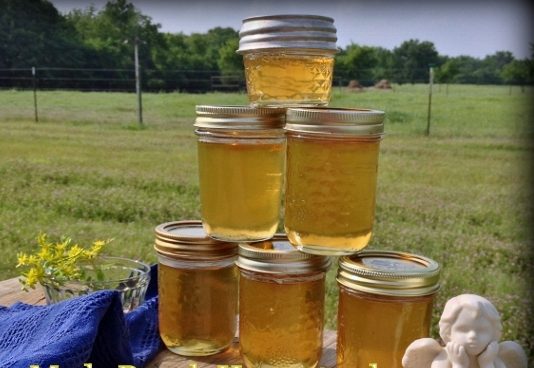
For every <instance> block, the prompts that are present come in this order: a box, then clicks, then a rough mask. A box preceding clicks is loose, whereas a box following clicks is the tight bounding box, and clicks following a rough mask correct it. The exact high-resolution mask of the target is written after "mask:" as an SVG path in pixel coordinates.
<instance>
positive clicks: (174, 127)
mask: <svg viewBox="0 0 534 368" xmlns="http://www.w3.org/2000/svg"><path fill="white" fill-rule="evenodd" d="M394 88H395V89H394V91H393V92H391V91H389V92H384V91H374V90H368V91H365V92H361V93H350V92H346V91H344V90H336V91H335V93H334V96H333V100H332V104H331V105H332V106H343V107H367V108H375V109H381V110H385V111H386V115H387V118H386V131H387V135H386V137H385V138H384V140H383V142H382V146H381V157H380V165H379V166H380V167H379V185H378V186H379V187H378V198H377V211H376V221H375V234H374V237H373V239H372V242H371V245H370V247H372V248H376V249H396V250H403V251H409V252H414V253H419V254H423V255H426V256H428V257H431V258H434V259H435V260H437V261H438V262H439V263H440V264H441V265H442V266H443V272H442V289H441V291H440V293H439V296H438V300H437V305H436V309H435V315H434V322H433V325H434V329H433V334H434V336H437V329H436V328H435V326H436V325H437V320H438V318H439V315H440V313H441V310H442V307H443V304H444V303H445V301H446V300H447V299H449V298H450V297H452V296H454V295H457V294H461V293H467V292H469V293H477V294H481V295H484V296H486V297H487V298H489V299H490V300H492V301H493V303H494V304H495V305H496V306H497V308H498V309H499V310H500V312H501V316H502V318H503V325H504V330H503V332H504V337H503V338H504V339H513V340H518V341H519V342H520V343H521V344H522V345H523V346H524V347H525V348H527V349H528V353H529V356H530V357H531V358H532V357H533V354H534V342H533V340H532V338H531V337H532V336H534V331H533V329H532V323H527V322H529V319H530V321H532V320H531V318H532V317H531V316H530V313H529V312H528V310H527V307H529V306H530V304H529V302H530V299H531V295H530V290H529V289H530V284H529V283H528V277H529V275H531V270H532V265H533V262H532V261H533V256H532V252H531V250H530V246H531V244H532V243H531V234H530V225H531V224H532V218H531V216H530V215H531V214H532V203H533V200H532V191H531V180H530V179H531V177H530V174H531V166H532V165H531V162H532V161H531V159H532V148H533V147H532V143H531V139H532V136H533V134H532V133H533V131H534V121H533V120H534V114H533V112H534V111H533V109H534V108H533V106H532V104H531V103H530V101H531V100H532V90H527V91H526V92H525V93H522V92H521V91H520V90H519V89H515V88H514V89H512V90H511V94H510V90H509V88H508V87H496V86H459V85H451V86H449V87H448V92H447V88H446V86H435V87H434V93H433V96H432V125H431V136H430V137H425V136H424V131H425V128H426V118H427V101H428V94H427V92H428V87H427V86H423V85H414V86H412V85H402V86H395V87H394ZM135 101H136V100H135V95H133V94H126V93H89V92H86V93H82V92H62V91H55V92H39V94H38V104H39V116H40V122H39V123H35V122H34V121H33V96H32V93H31V92H28V91H0V252H1V254H2V258H1V259H0V279H5V278H9V277H14V276H16V275H17V270H16V269H15V264H16V253H17V252H19V251H23V250H24V251H29V250H31V249H32V247H34V246H35V237H36V235H37V234H38V233H39V232H40V231H44V232H47V233H49V234H50V235H51V236H52V237H59V236H61V235H63V234H67V235H69V236H71V237H73V239H75V240H77V241H79V242H89V241H91V240H93V239H96V238H114V239H115V241H114V242H113V243H112V244H113V246H112V249H111V253H113V254H115V255H124V256H130V257H136V258H140V259H143V260H145V261H148V262H153V261H155V255H154V252H153V249H152V240H153V228H154V226H156V225H157V224H159V223H161V222H166V221H170V220H178V219H191V218H199V200H198V179H197V163H196V142H195V137H194V134H193V127H192V121H193V119H194V105H196V104H245V103H246V102H247V99H246V96H245V95H244V94H237V93H235V94H221V93H210V94H198V95H194V94H178V93H176V94H145V95H144V96H143V101H144V112H145V114H144V120H145V126H144V127H142V128H140V127H139V126H138V125H137V123H135V120H136V112H135ZM334 276H335V270H331V271H330V272H329V281H328V282H329V286H328V295H327V305H328V308H327V324H328V327H329V328H334V327H335V314H336V303H337V299H336V295H337V288H336V287H335V280H334Z"/></svg>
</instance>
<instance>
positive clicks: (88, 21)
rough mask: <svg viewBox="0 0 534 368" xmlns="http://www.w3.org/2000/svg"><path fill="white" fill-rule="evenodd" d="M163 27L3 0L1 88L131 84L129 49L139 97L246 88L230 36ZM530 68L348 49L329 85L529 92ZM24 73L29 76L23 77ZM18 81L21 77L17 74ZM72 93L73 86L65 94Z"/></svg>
mask: <svg viewBox="0 0 534 368" xmlns="http://www.w3.org/2000/svg"><path fill="white" fill-rule="evenodd" d="M159 28H160V25H159V24H156V23H154V22H153V21H152V19H151V18H150V17H148V16H146V15H144V14H142V13H141V11H140V10H139V9H137V8H136V7H135V6H134V5H133V4H132V3H129V2H128V0H111V1H109V2H107V4H106V5H105V6H104V7H103V8H102V9H100V10H97V9H95V8H94V7H91V6H90V7H88V8H85V9H77V10H73V11H71V12H69V13H68V14H65V15H63V14H60V13H59V12H58V10H57V9H56V8H55V7H54V5H53V4H52V3H50V2H49V1H47V0H0V86H3V87H17V83H24V80H25V78H19V79H17V78H16V77H10V76H13V75H15V76H16V75H18V74H17V73H18V72H17V69H26V68H30V67H32V66H37V67H40V68H41V70H39V77H40V78H41V80H47V81H48V85H49V86H50V87H74V88H75V87H76V86H78V85H81V84H80V83H82V81H91V83H92V85H95V84H96V85H97V86H99V85H101V86H102V87H104V88H105V86H111V87H112V86H117V85H120V83H125V81H126V82H128V81H131V80H132V78H133V74H132V73H133V68H134V60H133V47H134V43H137V44H138V47H139V57H140V65H141V67H142V75H143V78H142V81H143V88H144V89H150V90H164V91H170V90H180V91H206V90H209V89H212V88H214V86H220V87H221V88H242V86H243V80H244V78H243V64H242V57H241V56H240V55H238V54H236V52H235V51H236V50H237V48H238V43H239V35H238V32H237V31H236V30H235V29H232V28H221V27H217V28H213V29H210V30H209V31H208V32H206V33H202V34H201V33H193V34H191V35H184V34H182V33H174V34H173V33H165V32H160V30H159ZM531 48H532V50H533V56H531V58H530V59H524V60H517V59H515V58H514V56H513V55H512V53H510V52H508V51H499V52H496V53H495V54H493V55H488V56H486V57H485V58H483V59H479V58H474V57H471V56H459V57H449V56H444V55H440V54H439V53H438V52H437V50H436V48H435V46H434V44H433V43H432V42H430V41H420V40H417V39H411V40H407V41H405V42H403V43H402V44H401V45H400V46H398V47H396V48H394V49H393V50H387V49H385V48H381V47H371V46H363V45H358V44H350V45H348V46H347V47H346V48H343V49H341V50H340V52H339V53H338V54H337V55H336V62H335V70H334V76H335V80H334V83H335V84H337V85H346V84H347V83H348V82H349V81H350V80H358V81H359V82H360V83H361V84H363V85H372V84H373V83H375V82H376V81H379V80H381V79H388V80H389V81H391V82H395V83H422V82H423V83H424V82H426V81H428V77H429V67H430V66H433V67H434V70H435V82H438V83H475V84H520V85H525V84H533V83H534V62H533V60H534V48H533V47H532V45H531ZM24 72H25V73H26V71H24ZM19 74H20V73H19ZM69 84H70V85H69Z"/></svg>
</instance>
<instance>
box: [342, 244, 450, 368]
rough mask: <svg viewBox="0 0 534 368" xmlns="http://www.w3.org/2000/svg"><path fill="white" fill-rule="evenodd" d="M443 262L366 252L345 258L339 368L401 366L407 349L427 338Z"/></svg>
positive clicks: (396, 254) (387, 253) (395, 253)
mask: <svg viewBox="0 0 534 368" xmlns="http://www.w3.org/2000/svg"><path fill="white" fill-rule="evenodd" d="M439 274H440V267H439V265H438V264H437V263H436V262H435V261H433V260H431V259H429V258H426V257H423V256H419V255H415V254H409V253H403V252H396V251H378V250H377V251H370V250H365V251H362V252H360V253H358V254H357V255H354V256H345V257H341V258H340V260H339V269H338V275H337V282H338V285H339V305H338V331H337V336H338V339H337V367H338V368H369V367H373V366H374V367H389V368H402V363H401V361H402V357H403V355H404V351H405V350H406V348H407V347H408V345H410V343H412V342H413V341H414V340H416V339H419V338H423V337H428V336H429V333H430V322H431V318H432V307H433V301H434V297H435V294H436V293H437V291H438V289H439Z"/></svg>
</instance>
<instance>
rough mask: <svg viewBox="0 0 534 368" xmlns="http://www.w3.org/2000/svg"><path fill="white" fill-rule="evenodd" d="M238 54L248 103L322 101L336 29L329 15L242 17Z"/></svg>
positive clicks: (329, 84) (324, 101) (328, 92)
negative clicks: (241, 55)
mask: <svg viewBox="0 0 534 368" xmlns="http://www.w3.org/2000/svg"><path fill="white" fill-rule="evenodd" d="M239 36H240V42H239V50H238V53H240V54H243V62H244V65H245V78H246V82H247V91H248V96H249V100H250V102H251V104H253V105H260V106H262V105H263V106H276V105H283V106H304V105H308V106H318V105H327V104H328V102H329V101H330V95H331V90H332V76H333V70H334V54H335V53H336V52H337V48H336V40H337V37H336V29H335V27H334V20H333V19H332V18H328V17H323V16H315V15H271V16H263V17H253V18H247V19H245V20H243V26H242V27H241V30H240V32H239Z"/></svg>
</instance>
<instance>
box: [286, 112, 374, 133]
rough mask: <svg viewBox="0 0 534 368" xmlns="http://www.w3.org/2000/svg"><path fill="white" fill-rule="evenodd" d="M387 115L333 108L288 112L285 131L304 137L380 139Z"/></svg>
mask: <svg viewBox="0 0 534 368" xmlns="http://www.w3.org/2000/svg"><path fill="white" fill-rule="evenodd" d="M383 122H384V112H383V111H379V110H369V109H343V108H331V107H312V108H289V109H287V113H286V125H285V130H287V131H292V132H302V133H312V134H313V133H317V134H337V135H351V136H362V137H381V136H382V135H383V133H384V123H383Z"/></svg>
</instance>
